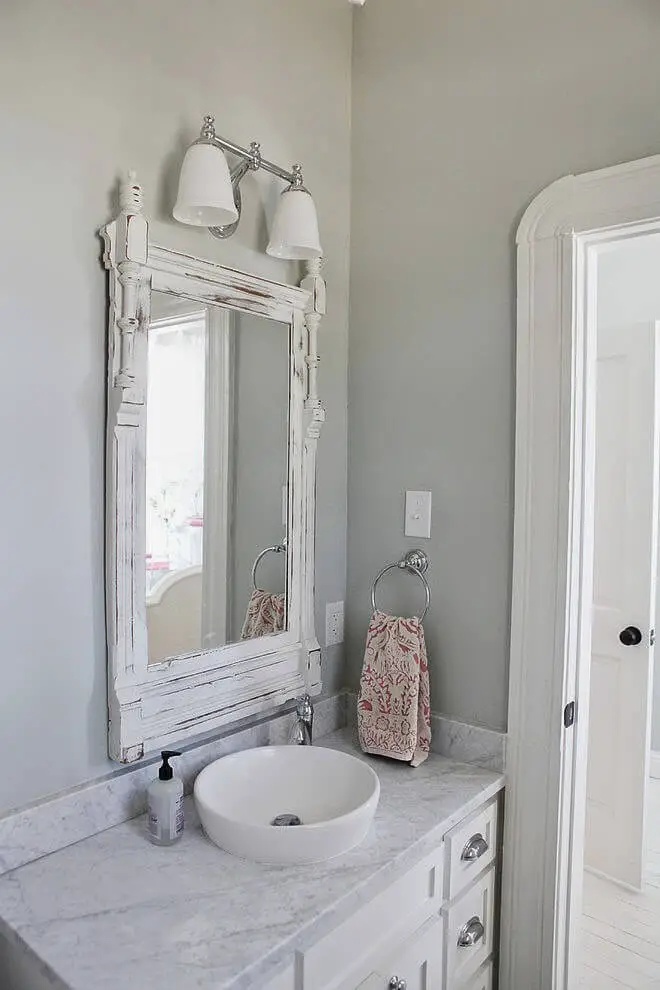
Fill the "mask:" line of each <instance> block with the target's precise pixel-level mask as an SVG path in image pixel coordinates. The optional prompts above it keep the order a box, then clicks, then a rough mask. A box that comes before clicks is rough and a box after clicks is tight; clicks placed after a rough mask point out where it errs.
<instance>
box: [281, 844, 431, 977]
mask: <svg viewBox="0 0 660 990" xmlns="http://www.w3.org/2000/svg"><path fill="white" fill-rule="evenodd" d="M443 863H444V849H443V847H442V845H440V846H438V848H437V849H436V850H435V852H433V853H432V854H431V855H430V856H428V857H427V858H426V859H425V860H422V862H421V863H418V865H417V866H415V867H414V868H413V869H412V870H410V872H409V873H406V874H405V875H404V876H402V877H400V878H399V879H398V880H396V881H395V882H394V883H393V884H392V885H391V886H390V887H388V888H387V889H386V890H384V891H382V893H380V894H378V895H377V896H376V897H375V898H374V899H373V900H371V901H369V902H368V903H367V904H365V905H363V907H361V908H359V909H358V910H357V911H356V912H355V914H354V915H353V916H352V917H351V918H349V919H348V920H347V921H345V922H344V923H343V924H341V925H339V927H338V928H336V929H335V930H334V931H333V932H330V934H329V935H326V937H325V938H323V939H321V941H320V942H317V943H316V944H315V945H313V946H311V947H310V948H309V949H306V950H305V951H304V952H302V953H300V955H299V956H298V967H299V968H298V969H297V975H298V979H299V980H301V981H302V986H303V987H305V988H314V990H316V988H319V987H323V988H324V990H336V988H337V990H338V988H342V990H344V988H347V987H350V988H351V990H353V988H354V987H356V986H359V985H360V983H361V982H362V981H363V980H364V979H366V977H367V976H368V974H369V973H371V972H372V970H373V963H374V960H375V961H377V960H378V959H380V958H383V957H389V953H390V946H391V945H392V944H394V945H396V944H397V943H404V941H405V938H406V936H407V937H408V938H410V937H411V935H410V933H412V932H415V931H417V929H418V928H419V927H420V925H422V924H423V923H424V922H425V921H426V920H427V919H428V918H430V917H431V916H432V915H437V913H438V912H439V910H440V907H441V905H442V891H443Z"/></svg>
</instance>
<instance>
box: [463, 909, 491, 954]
mask: <svg viewBox="0 0 660 990" xmlns="http://www.w3.org/2000/svg"><path fill="white" fill-rule="evenodd" d="M485 934H486V929H485V928H484V926H483V925H482V924H481V921H480V920H479V918H478V917H477V916H476V915H475V916H474V918H470V920H469V921H468V922H467V923H466V924H465V925H463V927H462V928H461V930H460V932H459V933H458V944H459V945H460V946H461V948H465V949H469V948H471V946H473V945H476V944H477V942H480V941H481V939H482V938H483V937H484V935H485Z"/></svg>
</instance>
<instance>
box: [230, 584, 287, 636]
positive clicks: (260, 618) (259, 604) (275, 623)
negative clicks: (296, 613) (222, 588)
mask: <svg viewBox="0 0 660 990" xmlns="http://www.w3.org/2000/svg"><path fill="white" fill-rule="evenodd" d="M283 629H284V595H271V594H270V593H269V592H268V591H259V590H258V589H255V590H254V591H253V592H252V594H251V595H250V601H249V602H248V607H247V612H246V613H245V621H244V623H243V630H242V632H241V639H256V638H257V636H268V635H269V634H270V633H278V632H282V630H283Z"/></svg>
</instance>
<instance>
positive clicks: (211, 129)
mask: <svg viewBox="0 0 660 990" xmlns="http://www.w3.org/2000/svg"><path fill="white" fill-rule="evenodd" d="M195 143H196V144H212V145H214V147H216V148H220V150H221V151H228V152H229V153H230V154H232V155H234V156H235V157H236V158H240V159H241V161H240V164H239V165H237V166H236V167H235V168H233V169H232V171H231V184H232V189H233V192H234V203H235V204H236V209H237V210H238V219H237V220H235V221H234V223H230V224H226V225H225V226H223V227H209V228H208V230H209V232H210V233H211V234H213V236H214V237H218V238H221V239H225V238H227V237H231V236H232V234H234V233H235V232H236V229H237V227H238V225H239V223H240V219H241V209H242V198H241V188H240V184H241V181H242V180H243V178H244V177H245V175H247V173H248V172H249V171H253V172H258V171H259V169H264V170H265V171H266V172H270V173H271V174H272V175H276V176H277V177H278V178H280V179H283V180H284V181H285V182H288V183H289V185H290V187H291V188H292V189H304V182H303V175H302V165H294V166H293V168H292V170H291V171H290V172H289V171H287V170H286V169H285V168H282V167H281V166H280V165H277V164H276V163H275V162H271V161H268V159H267V158H263V157H262V154H261V146H260V144H259V142H258V141H252V143H251V144H250V147H249V148H242V147H241V146H240V145H239V144H234V142H233V141H228V140H227V139H226V138H222V137H220V136H219V135H218V134H216V132H215V117H213V116H212V115H211V114H207V115H206V116H205V117H204V123H203V125H202V130H201V134H200V136H199V139H198V140H197V141H196V142H195ZM304 191H305V192H306V191H307V190H304Z"/></svg>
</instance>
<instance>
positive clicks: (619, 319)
mask: <svg viewBox="0 0 660 990" xmlns="http://www.w3.org/2000/svg"><path fill="white" fill-rule="evenodd" d="M659 273H660V236H658V235H654V236H651V237H644V238H642V239H641V240H639V241H633V242H632V243H628V244H625V245H624V246H623V247H620V248H617V249H616V250H613V251H608V252H607V253H606V254H603V255H602V256H601V259H600V263H599V266H598V326H599V328H600V327H605V326H608V325H609V326H621V325H622V324H626V323H638V322H640V323H641V322H642V321H644V320H660V275H659ZM659 538H660V534H659ZM658 559H659V560H660V552H659V554H658ZM655 621H656V627H658V625H659V624H660V575H659V577H658V584H657V590H656V618H655ZM651 746H652V748H653V749H654V750H660V650H658V649H656V656H655V677H654V683H653V722H652V728H651Z"/></svg>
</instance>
